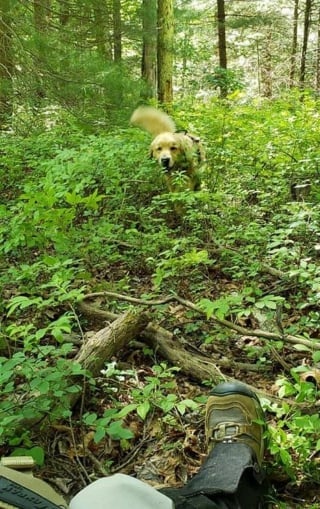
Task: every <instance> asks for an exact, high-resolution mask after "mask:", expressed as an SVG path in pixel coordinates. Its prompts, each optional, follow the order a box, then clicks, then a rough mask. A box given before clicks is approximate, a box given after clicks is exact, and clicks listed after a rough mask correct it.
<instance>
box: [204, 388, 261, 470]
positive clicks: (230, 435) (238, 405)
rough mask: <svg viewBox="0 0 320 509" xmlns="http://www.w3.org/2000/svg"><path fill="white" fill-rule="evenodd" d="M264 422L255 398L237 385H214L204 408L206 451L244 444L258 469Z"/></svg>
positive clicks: (249, 391) (251, 393)
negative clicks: (217, 447)
mask: <svg viewBox="0 0 320 509" xmlns="http://www.w3.org/2000/svg"><path fill="white" fill-rule="evenodd" d="M265 429H266V422H265V418H264V414H263V410H262V408H261V405H260V402H259V399H258V397H257V395H256V394H255V393H254V392H253V391H251V390H250V389H249V388H248V387H247V386H246V385H244V384H242V383H240V382H225V383H221V384H219V385H217V386H216V387H215V388H214V389H213V391H212V392H211V395H210V396H209V399H208V401H207V406H206V420H205V430H206V437H207V441H208V444H209V448H210V449H212V448H213V447H214V446H215V445H216V444H217V443H221V442H222V443H230V442H231V443H232V442H238V443H244V444H247V445H248V446H249V447H250V448H251V450H252V451H253V452H254V455H255V459H256V461H257V463H258V466H259V467H261V464H262V460H263V455H264V439H263V434H264V431H265Z"/></svg>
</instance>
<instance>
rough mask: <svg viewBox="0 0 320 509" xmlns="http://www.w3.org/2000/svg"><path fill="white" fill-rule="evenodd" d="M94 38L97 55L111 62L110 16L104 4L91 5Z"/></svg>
mask: <svg viewBox="0 0 320 509" xmlns="http://www.w3.org/2000/svg"><path fill="white" fill-rule="evenodd" d="M93 16H94V37H95V43H96V46H97V50H98V53H99V54H100V55H101V56H102V57H103V58H104V59H106V60H108V61H111V60H112V40H111V38H112V36H111V28H110V27H111V16H110V15H109V11H108V7H107V5H105V3H103V2H101V3H94V4H93Z"/></svg>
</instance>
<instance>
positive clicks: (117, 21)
mask: <svg viewBox="0 0 320 509" xmlns="http://www.w3.org/2000/svg"><path fill="white" fill-rule="evenodd" d="M121 25H122V22H121V1H120V0H113V60H114V61H115V62H121V58H122V26H121Z"/></svg>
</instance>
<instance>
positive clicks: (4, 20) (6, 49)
mask: <svg viewBox="0 0 320 509" xmlns="http://www.w3.org/2000/svg"><path fill="white" fill-rule="evenodd" d="M11 7H12V3H11V0H2V1H1V2H0V127H2V125H3V123H6V121H7V120H8V117H9V116H10V115H11V113H12V108H13V105H12V91H13V70H14V66H13V50H12V27H11V22H12V18H11V15H10V14H11V13H10V11H11Z"/></svg>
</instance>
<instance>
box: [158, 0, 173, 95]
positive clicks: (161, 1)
mask: <svg viewBox="0 0 320 509" xmlns="http://www.w3.org/2000/svg"><path fill="white" fill-rule="evenodd" d="M157 26H158V32H157V33H158V40H157V61H158V99H159V101H160V102H161V103H164V104H170V103H172V101H173V84H172V75H173V36H174V14H173V0H158V16H157Z"/></svg>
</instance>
